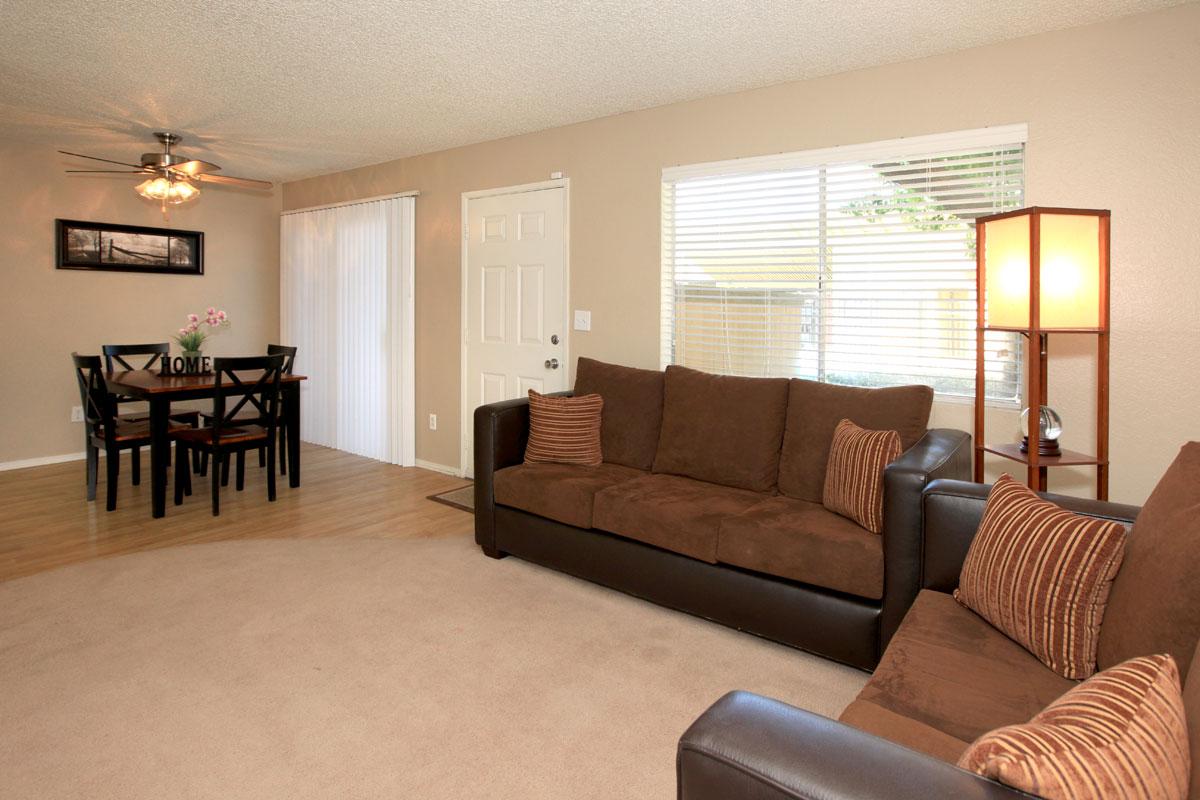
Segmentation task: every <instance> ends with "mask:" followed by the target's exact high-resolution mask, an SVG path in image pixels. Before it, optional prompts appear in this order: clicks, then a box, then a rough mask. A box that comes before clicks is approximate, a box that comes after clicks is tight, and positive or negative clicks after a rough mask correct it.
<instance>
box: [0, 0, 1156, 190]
mask: <svg viewBox="0 0 1200 800" xmlns="http://www.w3.org/2000/svg"><path fill="white" fill-rule="evenodd" d="M1177 4H1178V2H1177V1H1173V0H1073V1H1072V2H1061V0H1007V1H1006V2H1004V3H988V4H984V3H981V2H980V0H888V2H886V3H883V2H878V0H791V1H790V2H788V1H787V0H674V2H657V3H650V2H638V0H592V1H591V2H580V1H579V0H508V1H507V2H505V0H492V2H487V1H486V0H443V1H441V2H439V1H438V0H408V1H407V2H403V1H401V0H207V1H206V2H204V1H201V0H193V1H192V2H178V1H177V0H160V2H155V3H147V2H136V1H135V0H105V1H104V2H102V3H96V2H92V0H0V18H2V19H3V25H2V26H0V137H3V138H15V139H21V140H37V141H43V142H45V143H47V144H49V145H52V146H54V147H64V148H66V149H83V150H84V151H85V152H88V153H93V154H96V155H102V156H108V157H112V158H119V159H122V160H124V159H128V158H134V157H136V155H137V154H139V153H141V152H143V151H146V150H151V149H155V148H154V147H153V144H154V143H153V141H152V139H151V137H150V135H149V134H150V132H151V131H154V130H162V129H168V130H175V131H179V132H182V133H183V134H184V136H185V140H186V141H185V143H184V146H183V147H182V148H181V149H182V150H183V151H184V152H186V153H188V154H190V155H194V156H198V157H201V158H205V159H208V160H212V161H216V162H217V163H219V164H221V165H222V166H223V167H224V168H225V172H226V173H227V174H233V175H245V176H247V177H261V178H265V179H268V180H279V179H294V178H298V177H303V176H307V175H314V174H319V173H323V172H332V171H335V170H341V169H347V168H350V167H355V166H361V165H364V164H371V163H376V162H379V161H386V160H388V159H392V158H399V157H402V156H407V155H413V154H416V153H423V152H430V151H434V150H441V149H444V148H447V147H454V146H456V145H462V144H468V143H471V142H478V141H484V140H488V139H495V138H499V137H503V136H511V135H514V134H520V133H526V132H529V131H535V130H541V129H544V128H549V127H554V126H557V125H563V124H567V123H571V122H578V121H582V120H587V119H593V118H596V117H601V116H605V115H608V114H615V113H619V112H623V111H632V110H635V109H640V108H648V107H651V106H656V105H662V104H665V103H671V102H676V101H680V100H687V99H691V98H696V97H703V96H705V95H712V94H720V93H724V92H731V91H737V90H740V89H747V88H751V87H756V86H764V85H768V84H773V83H780V82H783V81H790V80H798V79H803V78H811V77H815V76H818V75H827V74H831V73H835V72H842V71H845V70H851V69H857V68H861V67H867V66H873V65H878V64H884V63H889V62H895V61H902V60H906V59H911V58H918V57H921V56H926V55H932V54H935V53H942V52H948V51H951V50H958V49H962V48H966V47H973V46H977V45H982V44H987V43H991V42H996V41H1000V40H1003V39H1009V38H1015V37H1018V36H1025V35H1028V34H1033V33H1039V32H1042V31H1048V30H1053V29H1058V28H1066V27H1071V26H1075V25H1083V24H1086V23H1090V22H1096V21H1100V20H1103V19H1108V18H1112V17H1116V16H1121V15H1125V14H1131V13H1135V12H1139V11H1145V10H1150V9H1155V8H1160V7H1164V6H1170V5H1177Z"/></svg>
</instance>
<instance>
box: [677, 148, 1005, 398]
mask: <svg viewBox="0 0 1200 800" xmlns="http://www.w3.org/2000/svg"><path fill="white" fill-rule="evenodd" d="M1024 142H1025V129H1024V126H1008V127H1005V128H989V129H985V130H981V131H968V132H964V133H960V134H947V135H939V136H932V137H919V138H915V139H904V140H897V141H894V142H882V143H879V144H876V145H870V146H855V147H847V148H834V149H831V150H826V151H817V152H808V153H796V154H789V155H784V156H768V157H764V158H752V159H741V160H738V161H734V162H722V163H719V164H701V165H695V166H689V167H680V168H673V169H667V170H664V171H663V182H662V213H663V219H662V237H663V241H662V259H663V261H662V277H663V286H662V337H661V342H662V361H663V364H664V365H666V364H681V365H684V366H689V367H694V368H696V369H702V370H706V371H710V372H720V373H725V374H733V375H751V376H785V377H802V378H810V379H813V380H821V381H829V382H832V383H843V384H852V385H859V386H894V385H899V384H907V383H924V384H929V385H931V386H933V387H934V389H935V391H937V392H938V393H939V394H941V395H950V396H964V397H970V396H972V395H973V394H974V377H975V226H974V220H975V219H976V218H977V217H980V216H983V215H986V214H992V213H995V212H998V211H1003V210H1007V209H1012V208H1019V207H1020V206H1021V205H1022V203H1023V195H1024V174H1025V161H1024V149H1025V148H1024ZM986 347H987V349H988V351H989V352H988V373H987V376H986V384H987V396H988V398H989V399H991V400H994V401H1003V402H1011V403H1016V402H1017V401H1018V400H1019V398H1020V391H1021V348H1020V343H1019V339H1018V337H1017V335H1016V334H1010V333H995V334H993V333H991V332H989V333H988V338H987V341H986Z"/></svg>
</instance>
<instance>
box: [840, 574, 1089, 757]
mask: <svg viewBox="0 0 1200 800" xmlns="http://www.w3.org/2000/svg"><path fill="white" fill-rule="evenodd" d="M1076 685H1078V684H1077V683H1076V682H1075V681H1072V680H1069V679H1067V678H1064V677H1062V676H1061V675H1057V674H1055V673H1054V671H1053V670H1051V669H1049V668H1048V667H1046V666H1045V665H1044V664H1042V662H1040V661H1038V660H1037V658H1036V657H1035V656H1033V655H1032V654H1031V653H1030V652H1029V651H1028V650H1026V649H1025V648H1024V647H1022V646H1021V645H1019V644H1017V643H1016V642H1014V641H1013V640H1012V639H1009V638H1008V637H1007V636H1005V635H1004V634H1002V633H1000V631H998V630H996V629H995V628H993V627H992V626H991V625H989V624H988V623H987V621H986V620H984V619H983V618H982V617H980V616H979V615H978V614H976V613H975V612H974V611H971V610H970V609H968V608H964V607H963V606H961V605H959V604H958V603H956V602H955V600H954V598H953V597H951V596H950V595H948V594H945V593H942V592H933V591H929V590H925V591H922V592H921V593H920V594H919V595H917V599H916V602H915V603H913V606H912V608H911V609H910V610H909V612H908V614H907V616H905V617H904V621H903V622H902V623H901V624H900V628H899V630H897V631H896V635H895V636H894V637H892V641H891V644H889V645H888V648H887V651H886V652H884V654H883V659H882V660H881V661H880V662H879V666H878V667H877V668H876V669H875V674H874V675H873V676H872V677H871V680H870V681H868V682H867V685H866V686H865V687H863V690H862V691H861V692H860V693H859V695H858V699H859V700H865V701H868V702H871V703H875V704H876V705H878V706H882V707H883V708H886V709H887V710H889V711H892V712H894V713H896V714H900V715H901V716H905V717H910V718H912V719H914V720H916V721H917V722H920V723H923V724H925V725H928V726H930V727H932V728H936V729H937V730H939V731H941V732H942V733H945V734H947V735H949V736H953V737H954V738H955V739H961V740H963V741H964V742H972V741H974V740H975V739H977V738H978V737H979V736H980V735H981V734H983V733H986V732H987V731H990V730H993V729H995V728H999V727H1002V726H1004V725H1012V724H1015V723H1018V722H1026V721H1027V720H1029V719H1030V718H1031V717H1033V715H1034V714H1037V713H1038V712H1039V711H1041V710H1042V709H1043V708H1045V707H1046V706H1047V705H1049V704H1050V703H1051V702H1052V701H1054V700H1056V699H1057V698H1058V697H1060V696H1061V695H1062V694H1063V692H1066V691H1067V690H1068V689H1070V688H1072V687H1073V686H1076Z"/></svg>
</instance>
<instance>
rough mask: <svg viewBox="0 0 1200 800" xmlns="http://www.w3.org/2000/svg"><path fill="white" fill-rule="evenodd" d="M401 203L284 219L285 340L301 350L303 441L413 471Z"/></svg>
mask: <svg viewBox="0 0 1200 800" xmlns="http://www.w3.org/2000/svg"><path fill="white" fill-rule="evenodd" d="M414 213H415V200H414V198H412V197H396V198H391V199H386V200H375V201H371V202H362V203H354V204H348V205H341V206H336V207H330V208H321V209H314V210H310V211H303V212H296V213H286V214H284V216H283V217H282V219H281V224H280V281H279V283H280V332H281V335H282V338H283V341H285V342H287V343H289V344H293V345H295V346H296V347H297V352H296V372H298V373H300V374H303V375H306V376H307V377H308V378H309V380H307V381H304V382H303V383H302V384H301V386H300V391H301V393H302V396H303V400H302V402H301V403H300V417H301V420H300V428H301V430H302V431H303V435H304V440H305V441H307V442H313V443H315V444H320V445H324V446H326V447H335V448H337V449H339V450H345V451H347V452H350V453H356V454H358V455H362V456H367V457H369V458H374V459H378V460H380V461H386V462H388V463H390V464H400V465H401V466H412V465H413V464H414V463H415V415H414V397H415V394H414V388H413V386H414V384H413V374H414V371H413V369H414V368H413V365H414V357H413V355H414V346H413V342H414V339H413V332H414V323H413V319H414V317H413V300H412V297H413V220H414Z"/></svg>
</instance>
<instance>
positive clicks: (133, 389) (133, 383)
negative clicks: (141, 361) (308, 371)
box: [105, 369, 308, 396]
mask: <svg viewBox="0 0 1200 800" xmlns="http://www.w3.org/2000/svg"><path fill="white" fill-rule="evenodd" d="M234 374H235V375H237V376H238V377H239V378H240V379H241V380H243V381H245V382H246V383H249V384H253V383H254V382H255V381H257V380H258V378H259V377H260V376H261V375H262V372H261V371H259V370H251V371H249V372H244V371H239V372H235V373H234ZM105 380H106V381H107V382H108V385H109V387H110V388H112V389H117V390H119V391H121V392H122V393H125V394H131V395H134V396H147V395H154V394H173V393H177V392H195V391H198V390H199V391H202V390H204V389H215V388H216V386H217V375H216V373H215V372H214V373H210V374H208V375H163V374H161V373H159V372H156V371H154V370H149V369H134V370H116V371H113V372H109V373H108V374H107V375H106V376H105ZM303 380H308V378H307V376H305V375H284V376H282V377H281V378H280V381H281V382H282V383H298V382H299V381H303ZM224 385H225V386H229V384H228V383H225V384H224Z"/></svg>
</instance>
